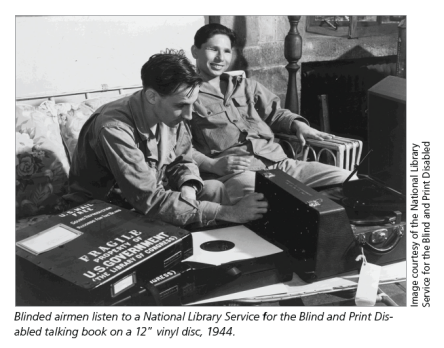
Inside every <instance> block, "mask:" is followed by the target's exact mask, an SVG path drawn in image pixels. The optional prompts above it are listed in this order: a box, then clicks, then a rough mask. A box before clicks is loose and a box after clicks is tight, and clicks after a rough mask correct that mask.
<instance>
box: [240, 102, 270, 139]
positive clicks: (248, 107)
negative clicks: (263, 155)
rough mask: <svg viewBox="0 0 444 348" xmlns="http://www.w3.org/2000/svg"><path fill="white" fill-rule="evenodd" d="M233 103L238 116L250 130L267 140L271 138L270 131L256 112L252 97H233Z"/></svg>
mask: <svg viewBox="0 0 444 348" xmlns="http://www.w3.org/2000/svg"><path fill="white" fill-rule="evenodd" d="M233 101H234V104H235V106H236V108H237V110H238V111H239V114H240V115H241V117H242V118H243V119H244V120H245V121H246V122H248V124H249V125H250V127H251V129H253V130H255V131H256V132H258V133H259V134H261V135H262V136H264V137H265V138H267V139H270V138H272V137H273V132H272V130H271V129H270V127H269V126H268V125H267V124H266V123H265V122H264V121H263V120H262V118H261V117H260V115H259V113H258V112H257V110H256V108H255V104H254V98H253V97H249V96H245V97H234V98H233Z"/></svg>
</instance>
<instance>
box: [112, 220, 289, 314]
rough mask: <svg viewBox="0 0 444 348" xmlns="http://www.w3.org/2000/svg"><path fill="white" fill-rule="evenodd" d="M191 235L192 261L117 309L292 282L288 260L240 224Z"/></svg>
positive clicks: (186, 301) (143, 288) (155, 280)
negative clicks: (123, 306) (125, 306)
mask: <svg viewBox="0 0 444 348" xmlns="http://www.w3.org/2000/svg"><path fill="white" fill-rule="evenodd" d="M192 234H193V251H194V253H193V255H192V256H191V257H189V258H187V259H185V260H183V262H182V264H181V265H179V266H177V267H175V268H174V269H172V270H170V271H169V272H165V273H163V274H159V275H158V276H157V277H155V278H153V279H152V280H151V281H150V282H149V284H145V285H142V286H140V288H139V292H138V293H137V294H132V295H130V296H128V297H127V298H125V299H122V301H121V302H120V303H116V304H119V305H147V304H148V305H149V304H158V305H163V306H166V305H180V304H193V303H194V302H197V301H202V300H206V299H210V298H212V297H216V296H223V295H227V294H232V293H236V292H240V291H245V290H251V289H254V288H258V287H262V286H267V285H272V284H277V283H281V282H285V281H290V280H291V279H292V277H293V271H292V268H291V260H290V259H289V257H288V255H287V254H286V253H285V252H284V251H283V250H282V249H280V248H278V247H277V246H275V245H273V244H271V243H269V242H267V241H266V240H264V239H263V238H261V237H260V236H258V235H257V234H256V233H254V232H253V231H251V230H250V229H248V228H247V227H245V226H243V225H236V226H230V227H224V228H217V229H212V230H205V231H200V232H193V233H192Z"/></svg>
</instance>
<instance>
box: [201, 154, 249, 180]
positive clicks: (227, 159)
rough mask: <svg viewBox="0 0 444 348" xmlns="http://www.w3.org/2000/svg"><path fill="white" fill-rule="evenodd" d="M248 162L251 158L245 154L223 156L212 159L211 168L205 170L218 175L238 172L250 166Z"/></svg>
mask: <svg viewBox="0 0 444 348" xmlns="http://www.w3.org/2000/svg"><path fill="white" fill-rule="evenodd" d="M250 162H251V158H250V157H246V156H224V157H221V158H215V159H213V161H212V164H211V168H207V171H209V172H211V173H215V174H218V175H220V176H224V175H227V174H232V173H240V172H243V171H245V170H247V169H248V168H250ZM208 169H210V170H208Z"/></svg>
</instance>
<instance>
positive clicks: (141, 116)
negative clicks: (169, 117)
mask: <svg viewBox="0 0 444 348" xmlns="http://www.w3.org/2000/svg"><path fill="white" fill-rule="evenodd" d="M147 103H148V102H147V100H146V99H145V93H144V92H143V90H140V91H137V92H136V93H134V94H133V95H131V96H130V99H129V107H130V109H131V114H132V115H133V120H134V125H135V126H136V129H137V131H138V132H139V134H140V136H141V138H142V139H144V140H146V139H150V138H155V133H154V131H155V128H156V127H155V125H156V123H157V120H156V119H155V117H154V115H152V114H150V113H148V112H147V111H146V110H147V109H148V108H147ZM161 124H162V123H161V122H160V123H158V125H157V126H158V127H160V126H161Z"/></svg>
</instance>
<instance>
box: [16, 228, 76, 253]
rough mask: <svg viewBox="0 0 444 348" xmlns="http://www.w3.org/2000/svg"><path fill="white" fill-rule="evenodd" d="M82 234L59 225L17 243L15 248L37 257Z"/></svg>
mask: <svg viewBox="0 0 444 348" xmlns="http://www.w3.org/2000/svg"><path fill="white" fill-rule="evenodd" d="M82 234H83V233H82V232H80V231H77V230H74V229H72V228H70V227H68V226H65V225H63V224H59V225H56V226H53V227H51V228H49V229H47V230H45V231H42V232H40V233H37V234H36V235H33V236H31V237H28V238H25V239H23V240H21V241H19V242H17V246H19V247H20V248H22V249H24V250H26V251H28V252H30V253H32V254H34V255H39V254H41V253H44V252H45V251H48V250H51V249H54V248H57V247H59V246H61V245H63V244H66V243H68V242H69V241H71V240H73V239H75V238H77V237H79V236H80V235H82Z"/></svg>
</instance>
